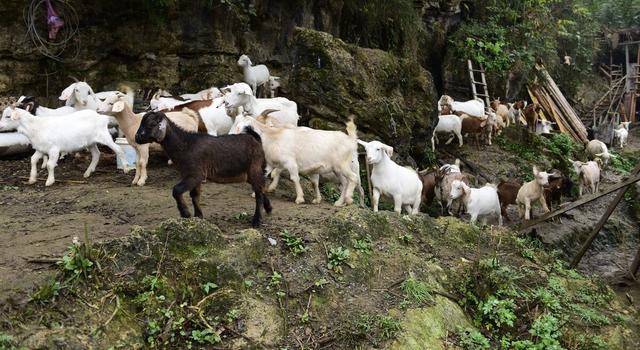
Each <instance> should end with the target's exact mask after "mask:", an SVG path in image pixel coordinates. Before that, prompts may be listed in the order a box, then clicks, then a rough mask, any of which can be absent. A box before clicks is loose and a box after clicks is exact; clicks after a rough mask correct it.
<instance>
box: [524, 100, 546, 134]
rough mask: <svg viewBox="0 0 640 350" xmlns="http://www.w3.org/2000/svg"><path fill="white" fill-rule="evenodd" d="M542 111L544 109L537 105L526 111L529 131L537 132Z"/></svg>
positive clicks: (532, 105)
mask: <svg viewBox="0 0 640 350" xmlns="http://www.w3.org/2000/svg"><path fill="white" fill-rule="evenodd" d="M541 110H542V107H540V105H539V104H537V103H532V104H530V105H528V106H527V107H526V108H525V109H524V119H525V120H526V122H527V127H528V128H529V131H531V132H536V125H537V124H538V118H539V116H538V112H540V111H541Z"/></svg>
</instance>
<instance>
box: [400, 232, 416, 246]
mask: <svg viewBox="0 0 640 350" xmlns="http://www.w3.org/2000/svg"><path fill="white" fill-rule="evenodd" d="M398 239H399V240H400V242H402V243H404V244H409V243H411V242H413V235H411V234H409V233H405V234H402V235H400V236H398Z"/></svg>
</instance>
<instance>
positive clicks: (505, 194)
mask: <svg viewBox="0 0 640 350" xmlns="http://www.w3.org/2000/svg"><path fill="white" fill-rule="evenodd" d="M520 186H521V184H520V183H518V182H515V181H506V180H500V183H499V184H498V199H499V200H500V212H502V216H503V217H505V218H506V219H507V220H509V216H507V208H508V207H509V205H510V204H514V205H515V204H516V197H517V196H518V190H520Z"/></svg>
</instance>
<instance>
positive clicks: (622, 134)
mask: <svg viewBox="0 0 640 350" xmlns="http://www.w3.org/2000/svg"><path fill="white" fill-rule="evenodd" d="M629 124H631V122H622V123H620V125H618V128H617V129H614V130H613V139H614V140H618V142H619V144H620V148H624V145H625V144H626V143H627V137H629Z"/></svg>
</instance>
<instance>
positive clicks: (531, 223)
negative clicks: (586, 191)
mask: <svg viewBox="0 0 640 350" xmlns="http://www.w3.org/2000/svg"><path fill="white" fill-rule="evenodd" d="M638 181H640V175H636V176H633V177H630V178H629V179H627V180H625V181H623V182H620V183H617V184H615V185H613V186H611V187H610V188H607V189H606V190H604V191H602V192H600V193H596V194H592V195H589V196H584V197H582V199H578V200H577V201H574V202H571V203H569V204H567V205H565V206H563V207H561V208H558V209H556V210H554V211H551V212H548V213H546V214H544V215H542V216H540V217H538V218H537V219H533V220H529V221H527V222H524V223H523V224H522V225H520V227H519V228H518V231H519V232H524V231H525V230H527V229H528V228H531V227H533V226H535V225H538V224H539V223H541V222H544V221H547V220H549V219H551V218H553V217H556V216H558V215H560V214H564V213H566V212H568V211H569V210H572V209H575V208H577V207H581V206H583V205H585V204H587V203H590V202H593V201H594V200H596V199H598V198H600V197H603V196H606V195H608V194H609V193H611V192H614V191H616V190H619V189H621V188H623V187H627V186H629V185H631V184H633V183H635V182H638Z"/></svg>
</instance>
